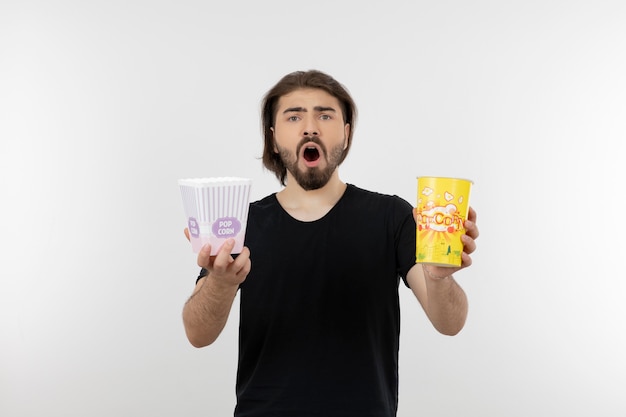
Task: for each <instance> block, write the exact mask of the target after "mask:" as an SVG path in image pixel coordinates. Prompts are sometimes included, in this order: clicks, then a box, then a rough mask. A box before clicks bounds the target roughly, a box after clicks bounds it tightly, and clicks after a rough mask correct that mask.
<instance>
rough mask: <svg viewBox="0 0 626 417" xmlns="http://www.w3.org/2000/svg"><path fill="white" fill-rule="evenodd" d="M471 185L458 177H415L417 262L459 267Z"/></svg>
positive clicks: (468, 181) (470, 182)
mask: <svg viewBox="0 0 626 417" xmlns="http://www.w3.org/2000/svg"><path fill="white" fill-rule="evenodd" d="M472 184H473V182H472V181H470V180H466V179H460V178H448V177H417V207H416V209H417V231H416V233H417V245H416V246H417V247H416V257H417V262H420V263H427V264H432V265H440V266H450V267H454V266H461V253H462V252H463V243H462V242H461V235H463V234H465V220H466V219H467V213H468V211H469V198H470V191H471V188H472Z"/></svg>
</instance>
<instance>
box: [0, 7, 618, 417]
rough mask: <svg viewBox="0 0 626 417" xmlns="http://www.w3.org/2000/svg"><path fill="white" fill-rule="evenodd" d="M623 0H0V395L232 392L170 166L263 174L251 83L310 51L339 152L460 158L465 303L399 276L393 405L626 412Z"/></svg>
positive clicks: (271, 78) (421, 409)
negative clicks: (469, 230) (459, 322)
mask: <svg viewBox="0 0 626 417" xmlns="http://www.w3.org/2000/svg"><path fill="white" fill-rule="evenodd" d="M625 22H626V3H624V2H623V1H621V0H615V1H603V0H592V1H576V0H574V1H565V0H563V1H549V0H548V1H546V0H542V1H536V0H530V1H529V0H525V1H518V0H515V1H502V2H497V1H487V0H479V1H460V0H450V1H439V2H426V1H409V0H406V1H399V0H389V1H385V2H382V3H378V2H362V1H357V0H355V1H340V0H320V1H316V2H308V3H306V2H305V3H298V2H296V3H293V2H288V1H282V0H265V1H259V2H254V1H248V2H220V4H217V2H206V1H198V0H195V1H194V0H178V1H171V2H168V1H147V0H146V1H137V0H127V1H115V0H113V1H99V0H98V1H90V2H82V1H72V0H66V1H28V0H21V1H17V0H13V1H11V0H3V1H0V187H1V188H0V191H1V194H0V199H1V203H0V243H1V245H2V248H1V251H0V257H1V261H0V415H2V416H3V417H4V416H6V417H34V416H63V417H70V416H80V417H83V416H94V417H105V416H106V417H109V416H148V415H149V416H180V415H185V416H228V415H232V409H233V406H234V400H235V398H234V382H235V370H236V347H237V334H236V332H237V318H238V317H237V311H236V310H237V307H235V308H234V311H233V314H232V316H231V319H230V321H229V323H228V325H227V328H226V329H225V331H224V333H223V334H222V336H221V337H220V339H219V340H218V341H217V342H216V343H215V344H214V345H213V346H211V347H209V348H204V349H195V348H193V347H191V345H189V343H188V342H187V340H186V338H185V335H184V331H183V327H182V322H181V309H182V305H183V303H184V301H185V300H186V298H187V297H188V295H189V294H190V293H191V290H192V288H193V285H194V280H195V276H196V273H197V270H198V268H197V266H196V265H195V256H194V255H193V254H192V253H191V251H190V248H189V245H188V243H187V241H186V240H185V238H184V236H183V232H182V231H183V228H184V227H185V221H184V215H183V211H182V203H181V201H180V195H179V191H178V188H177V184H176V180H177V179H178V178H182V177H191V176H219V175H237V176H249V177H252V178H253V179H254V186H253V198H254V199H258V198H261V197H263V196H265V195H266V194H268V193H271V192H274V191H277V190H278V189H279V187H278V183H277V181H276V180H275V179H274V177H273V176H272V175H271V174H270V173H268V172H267V171H264V170H263V169H262V168H261V162H260V161H259V159H258V158H259V157H260V155H261V135H260V124H259V105H260V101H261V98H262V95H263V94H264V93H265V91H266V90H267V89H268V88H269V87H270V86H271V85H273V84H274V83H275V82H276V81H278V79H279V78H280V77H282V76H283V75H284V74H286V73H288V72H291V71H294V70H300V69H311V68H316V69H320V70H323V71H326V72H328V73H330V74H331V75H333V76H334V77H336V78H337V79H338V80H339V81H340V82H342V83H344V84H345V85H346V86H347V87H348V89H349V90H350V91H351V93H352V94H353V96H354V98H355V100H356V102H357V104H358V106H359V110H360V118H359V121H358V123H357V126H356V130H355V137H354V145H353V149H352V153H351V154H350V155H349V157H348V159H347V160H346V162H345V163H344V165H343V166H342V168H341V176H342V178H343V179H344V180H345V181H347V182H351V183H354V184H356V185H358V186H361V187H364V188H369V189H373V190H376V191H382V192H386V193H392V194H398V195H400V196H402V197H404V198H405V199H407V200H408V201H410V202H413V201H414V199H415V177H416V176H417V175H420V174H434V175H447V176H462V177H467V178H471V179H473V180H474V181H475V186H474V191H473V196H472V205H473V206H474V207H475V208H476V210H477V211H478V215H479V226H480V229H481V233H482V234H481V237H480V239H479V241H478V243H479V249H478V250H477V252H476V253H475V256H474V266H473V267H472V268H470V269H467V270H465V271H462V272H460V273H458V274H457V279H458V281H459V282H460V283H461V285H462V286H463V287H464V288H465V290H466V292H467V293H468V296H469V299H470V316H469V319H468V323H467V325H466V327H465V329H464V330H463V331H462V332H461V333H460V334H459V335H457V336H456V337H452V338H450V337H445V336H441V335H439V334H437V333H436V332H435V331H434V330H433V329H432V327H431V326H430V324H429V323H427V321H426V319H425V316H424V314H423V312H422V311H421V310H420V308H419V307H418V305H417V302H416V301H415V300H414V299H413V297H412V296H411V295H410V291H409V290H407V289H406V288H404V287H401V294H402V314H403V316H402V317H403V318H402V320H403V321H402V341H401V343H402V344H401V361H400V377H401V381H400V406H399V413H398V415H399V416H400V417H409V416H416V415H421V416H461V415H467V416H494V417H495V416H498V417H501V416H507V417H522V416H524V417H526V416H532V417H539V416H541V417H543V416H546V417H548V416H550V417H552V416H556V415H558V416H569V417H576V416H580V417H583V416H585V417H586V416H591V415H594V416H595V415H598V416H600V415H601V416H603V417H607V416H624V415H626V400H624V398H623V391H624V386H626V363H625V360H624V352H625V351H626V324H625V320H624V318H625V316H626V307H624V298H625V292H626V285H625V284H624V278H625V277H624V271H623V268H621V264H622V261H623V258H624V257H625V255H626V253H625V249H626V244H625V243H624V239H623V235H624V227H625V226H624V220H623V216H624V215H623V208H622V207H623V196H622V194H623V189H624V188H623V181H624V180H625V179H626V169H625V168H624V162H623V158H624V156H623V155H624V140H625V139H626V81H625V80H626V77H625V76H624V74H626V24H625Z"/></svg>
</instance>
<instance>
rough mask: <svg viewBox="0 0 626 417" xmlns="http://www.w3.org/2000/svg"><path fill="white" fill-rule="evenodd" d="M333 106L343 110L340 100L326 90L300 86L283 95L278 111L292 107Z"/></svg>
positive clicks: (338, 110)
mask: <svg viewBox="0 0 626 417" xmlns="http://www.w3.org/2000/svg"><path fill="white" fill-rule="evenodd" d="M320 106H321V107H332V108H334V109H335V110H337V112H341V105H340V103H339V100H337V98H336V97H334V96H333V95H331V94H329V93H327V92H326V91H324V90H320V89H317V88H300V89H297V90H294V91H292V92H290V93H287V94H285V95H284V96H281V97H280V99H279V100H278V112H279V113H280V112H281V111H282V110H284V109H287V108H291V107H302V108H305V109H313V108H314V107H320Z"/></svg>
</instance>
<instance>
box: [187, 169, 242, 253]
mask: <svg viewBox="0 0 626 417" xmlns="http://www.w3.org/2000/svg"><path fill="white" fill-rule="evenodd" d="M178 185H179V187H180V193H181V196H182V198H183V207H184V209H185V215H186V217H187V227H188V229H189V239H190V241H191V249H192V250H193V252H194V253H198V252H199V251H200V249H201V248H202V247H203V246H204V245H205V244H207V243H210V244H211V255H215V254H217V251H218V250H219V248H220V247H221V246H222V244H223V243H224V242H225V241H226V240H227V239H229V238H233V239H235V246H234V248H233V250H232V252H231V253H240V252H241V250H242V248H243V243H244V242H243V241H244V237H245V235H246V224H247V221H248V208H249V204H250V188H251V185H252V180H251V179H249V178H237V177H211V178H187V179H180V180H178Z"/></svg>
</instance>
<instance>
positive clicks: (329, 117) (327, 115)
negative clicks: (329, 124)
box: [320, 114, 333, 120]
mask: <svg viewBox="0 0 626 417" xmlns="http://www.w3.org/2000/svg"><path fill="white" fill-rule="evenodd" d="M332 118H333V117H332V116H331V115H330V114H322V115H320V119H322V120H332Z"/></svg>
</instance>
